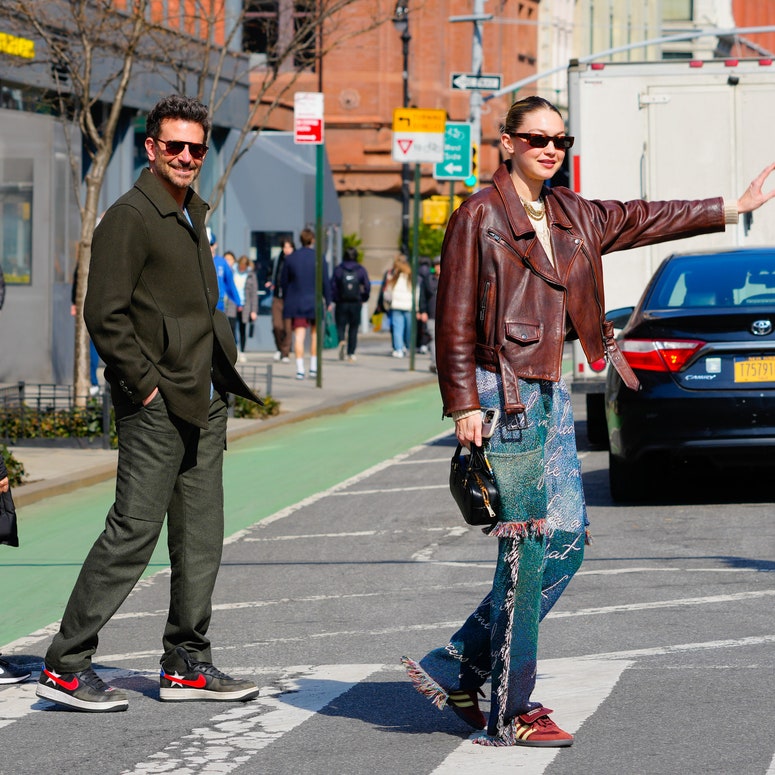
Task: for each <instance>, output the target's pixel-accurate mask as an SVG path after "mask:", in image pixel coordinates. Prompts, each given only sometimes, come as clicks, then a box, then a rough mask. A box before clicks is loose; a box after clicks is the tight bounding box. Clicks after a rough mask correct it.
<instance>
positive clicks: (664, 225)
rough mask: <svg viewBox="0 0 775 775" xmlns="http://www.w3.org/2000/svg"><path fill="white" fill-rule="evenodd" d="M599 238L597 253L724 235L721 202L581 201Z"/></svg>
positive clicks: (705, 200) (722, 203) (722, 206)
mask: <svg viewBox="0 0 775 775" xmlns="http://www.w3.org/2000/svg"><path fill="white" fill-rule="evenodd" d="M582 201H584V202H585V204H584V206H585V207H586V209H587V213H586V215H587V217H588V218H589V219H590V221H591V222H592V223H594V224H595V225H596V228H597V231H598V232H599V234H600V248H601V253H612V252H614V251H617V250H627V249H629V248H637V247H642V246H643V245H655V244H657V243H659V242H667V241H669V240H676V239H682V238H684V237H691V236H695V235H697V234H707V233H709V232H714V231H724V228H725V223H724V200H723V199H722V198H721V197H716V198H713V199H695V200H674V201H666V202H645V201H642V200H634V201H631V202H616V201H600V200H582Z"/></svg>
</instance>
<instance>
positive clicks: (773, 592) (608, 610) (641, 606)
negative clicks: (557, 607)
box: [546, 589, 775, 619]
mask: <svg viewBox="0 0 775 775" xmlns="http://www.w3.org/2000/svg"><path fill="white" fill-rule="evenodd" d="M773 596H775V589H762V590H758V591H754V592H737V593H735V594H731V595H709V596H708V597H684V598H677V599H675V600H654V601H652V602H650V603H627V604H626V605H609V606H601V607H600V608H581V609H579V610H577V611H551V612H550V613H549V614H548V615H547V617H546V618H547V619H549V618H551V619H567V618H569V617H572V616H598V615H600V614H614V613H629V612H631V611H651V610H655V609H663V608H682V607H684V606H695V605H710V604H713V603H732V602H739V601H741V600H756V599H757V598H761V597H773Z"/></svg>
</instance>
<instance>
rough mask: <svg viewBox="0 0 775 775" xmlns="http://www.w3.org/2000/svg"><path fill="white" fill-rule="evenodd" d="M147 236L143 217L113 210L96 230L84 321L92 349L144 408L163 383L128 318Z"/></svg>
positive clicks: (128, 209)
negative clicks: (145, 402) (144, 400)
mask: <svg viewBox="0 0 775 775" xmlns="http://www.w3.org/2000/svg"><path fill="white" fill-rule="evenodd" d="M148 245H149V236H148V232H147V229H146V226H145V224H144V223H143V219H142V217H141V215H140V213H138V212H137V210H135V209H134V208H133V207H130V206H127V205H120V206H116V207H113V208H111V209H109V210H108V211H107V212H106V213H105V216H104V217H103V219H102V220H101V221H100V224H99V225H98V226H97V228H96V229H95V231H94V237H93V239H92V254H91V262H90V264H89V283H88V286H87V289H86V301H85V302H84V309H83V314H84V320H85V321H86V327H87V328H88V330H89V335H90V336H91V338H92V340H93V342H94V346H95V347H96V348H97V352H98V353H99V354H100V357H101V358H102V360H103V361H105V365H106V366H107V367H108V368H109V369H110V370H112V371H113V372H114V373H115V375H116V377H117V379H118V381H119V384H120V385H121V387H122V388H123V390H124V393H125V394H126V395H127V396H128V397H129V399H130V400H131V401H132V402H133V403H137V404H139V403H142V401H143V399H144V398H146V397H147V396H149V395H150V394H151V393H152V392H153V389H154V388H155V387H156V386H157V385H158V383H159V378H160V375H159V372H158V370H157V369H156V366H155V365H154V364H153V363H152V362H151V361H150V360H149V359H148V358H147V357H146V355H145V353H144V352H143V350H142V348H141V347H140V343H139V342H138V340H137V337H136V336H135V329H134V325H133V323H132V320H131V318H130V307H131V302H132V293H133V291H134V288H135V286H136V285H137V283H138V282H139V279H140V275H141V273H142V270H143V265H144V263H145V260H146V257H147V255H148Z"/></svg>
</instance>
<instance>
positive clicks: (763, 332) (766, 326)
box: [751, 320, 772, 336]
mask: <svg viewBox="0 0 775 775" xmlns="http://www.w3.org/2000/svg"><path fill="white" fill-rule="evenodd" d="M751 333H752V334H753V335H754V336H767V334H770V333H772V321H771V320H754V322H753V323H751Z"/></svg>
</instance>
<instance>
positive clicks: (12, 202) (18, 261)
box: [0, 158, 32, 285]
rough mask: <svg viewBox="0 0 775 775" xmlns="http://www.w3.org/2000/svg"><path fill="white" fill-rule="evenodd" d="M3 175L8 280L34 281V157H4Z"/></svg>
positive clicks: (0, 227) (1, 227)
mask: <svg viewBox="0 0 775 775" xmlns="http://www.w3.org/2000/svg"><path fill="white" fill-rule="evenodd" d="M0 168H1V169H2V178H0V246H2V254H1V255H0V261H2V264H3V274H4V275H5V281H6V283H8V284H9V285H29V284H30V283H31V282H32V159H12V158H5V159H3V163H2V165H0Z"/></svg>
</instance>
